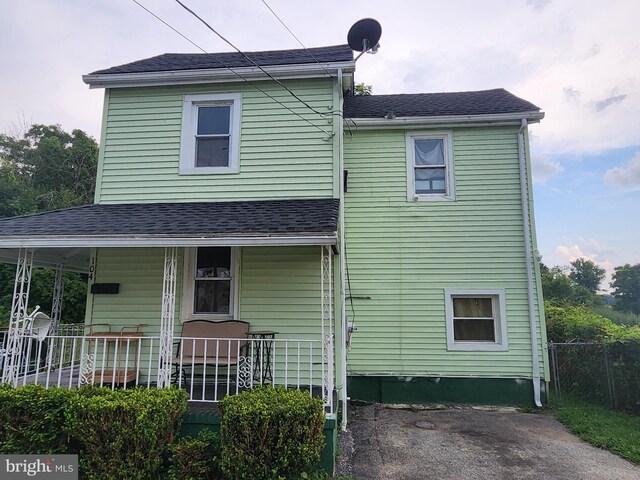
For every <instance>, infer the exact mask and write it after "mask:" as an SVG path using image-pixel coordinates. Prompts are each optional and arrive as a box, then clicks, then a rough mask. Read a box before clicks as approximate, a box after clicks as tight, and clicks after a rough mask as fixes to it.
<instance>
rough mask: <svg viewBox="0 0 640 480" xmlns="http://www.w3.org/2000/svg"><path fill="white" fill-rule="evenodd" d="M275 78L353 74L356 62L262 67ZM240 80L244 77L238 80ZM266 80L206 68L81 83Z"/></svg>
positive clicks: (256, 73) (256, 74)
mask: <svg viewBox="0 0 640 480" xmlns="http://www.w3.org/2000/svg"><path fill="white" fill-rule="evenodd" d="M262 68H263V69H264V70H265V71H266V72H268V73H269V74H270V75H272V76H274V77H276V78H278V79H282V80H284V79H295V78H326V77H328V74H327V71H328V72H330V73H338V72H340V71H341V70H343V71H346V72H354V71H355V62H353V61H351V62H335V63H324V64H321V65H318V64H315V63H314V64H300V65H275V66H264V67H262ZM241 77H243V78H241ZM245 79H246V80H269V77H268V76H267V75H265V73H264V72H263V71H262V70H260V69H259V68H258V67H237V68H234V67H228V68H207V69H201V70H169V71H163V72H140V73H90V74H88V75H83V76H82V81H83V82H84V83H86V84H88V85H89V87H90V88H125V87H151V86H157V85H185V84H195V83H226V82H230V81H239V82H242V81H244V80H245Z"/></svg>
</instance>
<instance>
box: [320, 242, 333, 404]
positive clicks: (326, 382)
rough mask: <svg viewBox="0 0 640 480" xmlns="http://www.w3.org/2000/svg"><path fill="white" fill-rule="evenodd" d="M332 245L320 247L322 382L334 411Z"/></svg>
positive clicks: (327, 400) (326, 396)
mask: <svg viewBox="0 0 640 480" xmlns="http://www.w3.org/2000/svg"><path fill="white" fill-rule="evenodd" d="M332 263H333V262H332V252H331V247H330V246H328V245H327V246H321V247H320V271H321V276H320V293H321V296H322V383H323V386H324V387H325V391H324V392H323V395H324V402H325V405H329V406H330V409H331V413H333V387H334V382H333V278H332V272H333V265H332Z"/></svg>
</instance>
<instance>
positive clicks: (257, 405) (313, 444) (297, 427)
mask: <svg viewBox="0 0 640 480" xmlns="http://www.w3.org/2000/svg"><path fill="white" fill-rule="evenodd" d="M220 408H221V413H222V422H221V425H220V431H221V440H222V469H223V471H224V472H225V473H226V475H227V476H228V477H229V478H232V479H250V480H271V479H280V478H299V476H300V474H301V473H302V472H305V471H309V470H310V469H311V468H312V467H313V466H314V465H316V464H317V463H318V461H319V460H320V453H321V451H322V447H323V445H324V436H323V428H324V422H325V415H324V407H323V404H322V401H321V400H320V399H317V398H311V397H310V395H309V392H302V391H298V390H290V391H286V390H284V389H283V388H273V387H263V388H256V389H254V390H249V391H246V392H243V393H241V394H239V395H235V396H227V397H225V398H224V399H223V400H222V402H221V403H220Z"/></svg>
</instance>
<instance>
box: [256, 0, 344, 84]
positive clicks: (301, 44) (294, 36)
mask: <svg viewBox="0 0 640 480" xmlns="http://www.w3.org/2000/svg"><path fill="white" fill-rule="evenodd" d="M262 3H264V6H265V7H267V8H268V9H269V11H270V12H271V13H272V14H273V16H274V17H276V18H277V19H278V21H279V22H280V23H281V24H282V26H283V27H284V28H286V29H287V32H289V33H290V34H291V36H292V37H293V38H295V39H296V41H297V42H298V43H299V44H300V46H301V47H302V48H304V49H305V51H306V52H307V53H308V54H309V56H310V57H311V58H313V59H314V60H315V62H316V63H317V64H318V65H320V66H321V67H322V69H323V70H324V71H325V72H326V73H327V75H329V76H330V77H331V78H333V75H331V72H330V71H329V70H327V69H326V68H325V66H324V65H322V64H321V63H320V61H319V60H318V59H317V58H316V57H315V56H314V55H313V53H311V52H310V51H309V49H308V48H307V47H305V46H304V43H302V41H301V40H300V39H299V38H298V37H296V34H295V33H293V32H292V31H291V29H290V28H289V27H288V26H287V24H286V23H284V21H283V20H282V19H281V18H280V17H279V16H278V14H277V13H276V12H274V11H273V8H271V7H270V6H269V4H268V3H267V2H266V1H265V0H262Z"/></svg>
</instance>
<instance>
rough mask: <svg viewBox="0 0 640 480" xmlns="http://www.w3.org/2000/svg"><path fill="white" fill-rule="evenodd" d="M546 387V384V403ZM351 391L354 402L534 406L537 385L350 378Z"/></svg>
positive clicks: (514, 381)
mask: <svg viewBox="0 0 640 480" xmlns="http://www.w3.org/2000/svg"><path fill="white" fill-rule="evenodd" d="M544 387H545V385H544V382H543V384H542V401H543V403H546V394H545V388H544ZM347 391H348V392H349V397H350V398H351V399H352V400H363V401H368V402H380V403H430V402H443V403H470V404H483V405H533V384H532V381H531V379H527V378H452V377H399V376H350V377H349V379H348V387H347Z"/></svg>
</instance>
